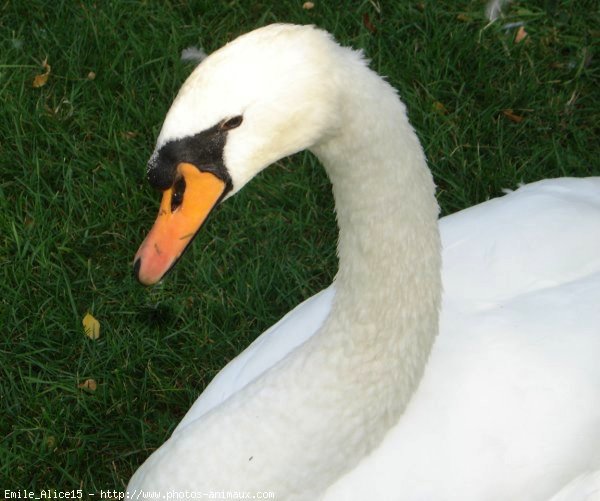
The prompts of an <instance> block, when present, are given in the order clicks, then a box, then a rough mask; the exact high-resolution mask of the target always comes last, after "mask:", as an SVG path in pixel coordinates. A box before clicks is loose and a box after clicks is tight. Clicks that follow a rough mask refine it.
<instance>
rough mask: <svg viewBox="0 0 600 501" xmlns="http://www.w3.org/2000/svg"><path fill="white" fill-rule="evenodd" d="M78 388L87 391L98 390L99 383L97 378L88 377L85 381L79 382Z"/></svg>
mask: <svg viewBox="0 0 600 501" xmlns="http://www.w3.org/2000/svg"><path fill="white" fill-rule="evenodd" d="M77 388H81V389H82V390H87V391H96V388H98V383H96V380H95V379H86V380H85V381H84V382H83V383H81V384H78V385H77Z"/></svg>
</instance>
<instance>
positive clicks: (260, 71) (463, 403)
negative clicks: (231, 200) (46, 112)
mask: <svg viewBox="0 0 600 501" xmlns="http://www.w3.org/2000/svg"><path fill="white" fill-rule="evenodd" d="M304 149H309V150H311V151H312V152H313V153H314V154H315V155H316V156H317V157H318V158H319V159H320V161H321V162H322V164H323V166H324V167H325V169H326V171H327V174H328V176H329V178H330V180H331V182H332V186H333V194H334V199H335V207H336V214H337V220H338V226H339V241H338V256H339V270H338V273H337V275H336V278H335V281H334V283H333V284H332V285H331V286H330V287H329V288H327V289H325V290H324V291H322V292H320V293H318V294H317V295H316V296H313V297H312V298H310V299H308V300H306V301H305V302H304V303H302V304H301V305H299V306H298V307H296V308H295V309H294V310H292V311H291V312H290V313H288V314H287V315H286V316H285V317H284V318H283V319H282V320H281V321H280V322H278V323H277V324H276V325H274V326H273V327H271V328H270V329H269V330H267V331H266V332H265V333H264V334H262V335H261V336H260V337H259V338H257V339H256V340H255V341H254V342H253V343H252V344H251V345H250V346H249V347H248V348H247V349H246V350H245V351H244V352H243V353H242V354H241V355H239V356H238V357H237V358H236V359H234V360H233V361H232V362H230V363H229V364H228V365H227V366H226V367H225V368H224V369H223V370H222V371H221V372H220V373H219V374H218V375H217V376H216V377H215V378H214V380H213V381H212V382H211V384H210V385H209V386H208V387H207V388H206V390H205V391H204V392H203V394H202V395H201V396H200V397H199V398H198V400H197V401H196V402H195V403H194V405H193V406H192V407H191V409H190V410H189V412H188V413H187V414H186V416H185V417H184V418H183V420H182V421H181V422H180V423H179V425H178V426H177V428H176V429H175V431H174V432H173V434H172V435H171V437H170V438H169V439H168V440H167V441H166V442H165V443H164V444H163V445H162V446H161V447H160V448H159V449H157V450H156V451H155V452H154V453H153V454H152V455H151V456H150V457H149V458H148V459H147V460H146V461H145V462H144V463H143V464H142V466H141V467H140V468H139V469H138V470H137V471H136V472H135V474H134V475H133V477H132V478H131V480H130V482H129V485H128V487H127V492H128V494H129V495H131V496H134V495H135V494H138V495H139V493H142V492H147V491H153V492H154V493H161V494H162V495H163V496H165V495H170V496H171V498H175V496H177V495H179V496H182V495H187V496H188V497H190V495H191V494H195V495H196V496H200V495H202V493H203V494H204V495H206V494H207V493H210V492H227V493H229V494H230V495H231V496H235V495H237V496H238V497H239V496H245V495H248V496H256V495H257V493H263V495H264V493H272V494H273V495H274V496H275V499H282V500H316V499H325V500H334V501H338V500H365V499H383V500H428V501H429V500H461V501H464V500H473V501H482V500H507V499H511V500H512V499H514V500H538V499H540V500H541V499H549V498H550V497H551V496H553V495H554V494H556V493H558V492H559V491H560V490H561V489H563V487H565V486H568V485H569V484H572V483H573V482H578V480H577V479H579V478H584V477H581V476H582V475H586V474H587V472H591V471H595V470H599V469H600V363H598V360H599V355H600V327H599V326H600V308H598V304H600V252H599V251H600V232H599V231H598V229H599V228H600V178H588V179H569V178H564V179H557V180H544V181H540V182H537V183H533V184H530V185H525V186H522V187H520V188H519V189H517V190H516V191H514V192H511V193H508V194H507V195H505V196H503V197H501V198H498V199H494V200H490V201H488V202H485V203H483V204H481V205H478V206H476V207H472V208H469V209H466V210H464V211H461V212H459V213H456V214H453V215H451V216H447V217H445V218H443V219H441V220H440V221H439V224H438V205H437V202H436V198H435V186H434V182H433V179H432V176H431V173H430V171H429V169H428V167H427V164H426V160H425V156H424V153H423V150H422V148H421V145H420V143H419V141H418V139H417V136H416V134H415V132H414V130H413V129H412V127H411V125H410V124H409V122H408V119H407V115H406V110H405V106H404V104H403V103H402V102H401V101H400V100H399V99H398V96H397V94H396V92H395V90H394V89H393V88H392V87H391V86H390V85H389V84H388V83H387V82H386V81H385V80H384V79H382V78H381V77H379V76H378V75H377V74H375V73H374V72H373V71H371V70H370V69H369V68H368V65H367V62H366V61H365V59H364V58H363V56H362V54H361V53H360V52H357V51H353V50H351V49H349V48H344V47H341V46H340V45H338V44H337V43H336V42H335V41H334V40H333V39H332V37H331V36H330V35H329V34H327V33H326V32H324V31H321V30H319V29H317V28H315V27H312V26H295V25H284V24H277V25H270V26H267V27H264V28H260V29H258V30H255V31H253V32H250V33H248V34H246V35H243V36H241V37H239V38H237V39H236V40H234V41H233V42H230V43H229V44H227V45H226V46H225V47H223V48H221V49H220V50H218V51H216V52H215V53H213V54H211V55H210V56H208V57H207V58H206V59H204V60H203V61H202V62H201V63H200V64H199V66H198V67H197V68H196V69H195V70H194V71H193V72H192V74H191V75H190V77H189V78H188V79H187V80H186V82H185V83H184V84H183V86H182V87H181V89H180V91H179V93H178V95H177V97H176V98H175V100H174V102H173V104H172V106H171V108H170V110H169V112H168V113H167V115H166V117H165V120H164V123H163V126H162V129H161V131H160V133H159V136H158V139H157V143H156V148H155V150H154V153H153V154H152V156H151V158H150V160H149V162H148V171H147V177H148V180H149V182H150V184H151V185H152V186H154V187H156V188H159V189H160V190H162V191H163V195H162V201H161V204H160V208H159V214H158V217H157V219H156V222H155V223H154V226H153V227H152V229H151V231H150V232H149V233H148V235H147V237H146V239H145V240H144V241H143V242H142V244H141V246H140V248H139V250H138V252H137V253H136V256H135V258H134V273H135V275H136V277H137V278H138V280H139V281H140V282H141V283H142V284H145V285H150V284H154V283H156V282H158V281H160V280H161V279H162V278H163V277H164V275H165V274H166V273H167V272H168V271H169V270H170V269H172V267H173V266H174V265H175V264H176V262H177V260H178V259H179V258H180V257H181V255H182V254H183V252H184V250H185V249H186V248H187V247H188V245H189V244H190V242H191V241H192V239H193V237H194V236H195V235H196V234H197V233H198V231H199V229H200V227H201V226H202V225H203V223H204V221H205V220H206V218H207V216H208V215H209V214H210V213H211V212H212V210H213V209H214V208H215V207H216V206H218V205H219V204H220V203H221V202H222V201H224V200H225V199H227V198H228V197H230V196H232V195H234V194H235V193H236V192H237V191H239V190H240V189H241V188H242V187H243V186H244V185H245V184H246V183H247V182H248V181H249V180H250V179H252V178H253V177H254V176H255V175H256V174H257V173H259V172H260V171H261V170H262V169H264V168H265V167H266V166H268V165H270V164H272V163H273V162H275V161H277V160H279V159H281V158H283V157H285V156H288V155H290V154H292V153H295V152H297V151H300V150H304ZM442 248H443V254H442ZM442 258H443V273H442V271H441V270H442ZM442 282H443V289H444V293H443V297H442ZM438 330H439V335H438ZM590 478H592V477H590Z"/></svg>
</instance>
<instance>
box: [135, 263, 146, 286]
mask: <svg viewBox="0 0 600 501" xmlns="http://www.w3.org/2000/svg"><path fill="white" fill-rule="evenodd" d="M141 267H142V258H141V257H138V258H136V260H135V261H134V262H133V276H134V277H135V279H136V280H137V281H138V282H139V283H141V284H142V285H144V284H143V283H142V281H141V280H140V268H141Z"/></svg>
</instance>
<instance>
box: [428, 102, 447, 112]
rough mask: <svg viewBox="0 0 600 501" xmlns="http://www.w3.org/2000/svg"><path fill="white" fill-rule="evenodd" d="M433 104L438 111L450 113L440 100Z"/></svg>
mask: <svg viewBox="0 0 600 501" xmlns="http://www.w3.org/2000/svg"><path fill="white" fill-rule="evenodd" d="M432 106H433V110H434V111H437V112H438V113H441V114H442V115H445V114H446V113H448V109H447V108H446V107H445V106H444V104H443V103H440V102H439V101H435V102H434V103H433V105H432Z"/></svg>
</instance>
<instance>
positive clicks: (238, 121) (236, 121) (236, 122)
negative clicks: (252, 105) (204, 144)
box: [221, 115, 244, 130]
mask: <svg viewBox="0 0 600 501" xmlns="http://www.w3.org/2000/svg"><path fill="white" fill-rule="evenodd" d="M243 120H244V117H243V116H242V115H237V116H235V117H232V118H229V119H228V120H225V121H224V122H223V123H222V124H221V130H231V129H235V128H236V127H239V126H240V125H242V121H243Z"/></svg>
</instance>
